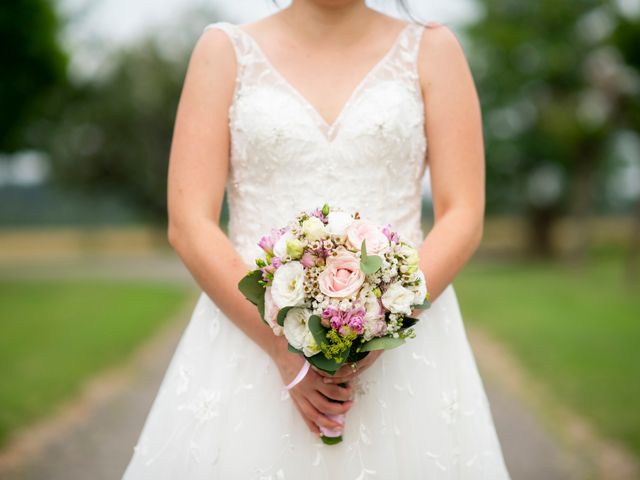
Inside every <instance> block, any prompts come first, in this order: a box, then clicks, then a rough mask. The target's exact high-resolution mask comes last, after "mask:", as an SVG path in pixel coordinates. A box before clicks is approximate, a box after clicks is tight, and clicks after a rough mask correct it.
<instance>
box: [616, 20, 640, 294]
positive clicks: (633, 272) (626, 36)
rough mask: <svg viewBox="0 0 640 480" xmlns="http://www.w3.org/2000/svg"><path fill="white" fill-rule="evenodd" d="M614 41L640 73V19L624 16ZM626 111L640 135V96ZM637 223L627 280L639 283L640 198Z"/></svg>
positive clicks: (624, 105) (630, 101)
mask: <svg viewBox="0 0 640 480" xmlns="http://www.w3.org/2000/svg"><path fill="white" fill-rule="evenodd" d="M613 41H614V43H615V45H616V46H617V47H618V49H619V51H620V53H621V54H622V56H623V57H624V60H625V62H626V63H627V64H628V65H631V66H633V68H635V70H636V71H638V72H640V47H639V46H640V18H638V17H636V18H628V17H625V16H622V17H621V18H620V21H619V22H618V25H617V27H616V29H615V31H614V33H613ZM620 108H621V109H624V111H625V115H624V117H625V118H627V119H628V122H629V130H630V131H634V132H636V135H640V95H634V96H632V97H631V98H629V99H627V101H625V102H624V103H622V104H621V105H620ZM634 217H635V223H634V227H633V229H632V232H631V239H630V242H629V243H630V248H629V256H628V261H627V271H626V274H627V278H628V280H630V281H631V282H634V283H635V282H637V281H638V277H639V276H640V275H639V274H638V268H639V265H638V263H639V261H640V197H639V198H638V199H637V200H636V204H635V208H634Z"/></svg>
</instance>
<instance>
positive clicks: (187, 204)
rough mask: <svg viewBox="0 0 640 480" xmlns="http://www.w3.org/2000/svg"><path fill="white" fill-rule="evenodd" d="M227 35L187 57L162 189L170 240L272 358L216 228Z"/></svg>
mask: <svg viewBox="0 0 640 480" xmlns="http://www.w3.org/2000/svg"><path fill="white" fill-rule="evenodd" d="M224 35H225V34H224V32H221V31H218V30H215V29H214V30H213V31H207V32H205V33H204V34H203V35H202V36H201V37H200V39H199V40H198V42H197V43H196V45H195V47H194V49H193V53H192V55H191V58H190V61H189V66H188V68H187V73H186V75H185V81H184V85H183V88H182V93H181V96H180V102H179V104H178V109H177V113H176V121H175V126H174V132H173V138H172V143H171V152H170V156H169V172H168V186H167V203H168V217H169V219H168V239H169V243H170V244H171V246H172V247H173V248H174V250H175V251H176V253H177V254H178V255H179V256H180V258H181V259H182V261H183V263H184V264H185V266H186V267H187V269H188V270H189V271H190V272H191V274H192V275H193V277H194V279H195V280H196V282H197V283H198V285H199V286H200V287H201V288H202V290H204V291H205V292H206V293H207V295H208V296H209V297H210V298H211V299H212V300H213V301H214V302H215V303H216V305H218V306H219V307H220V309H221V310H222V311H223V313H224V314H225V315H227V316H228V317H229V318H230V319H232V320H233V322H234V323H235V324H236V325H237V326H238V327H240V328H241V329H242V331H243V332H244V333H245V334H246V335H248V336H249V337H250V338H251V339H252V340H253V341H254V342H256V343H257V344H258V345H259V346H260V347H261V348H262V349H263V350H264V351H265V352H267V353H268V354H269V355H271V356H273V355H274V353H275V350H276V347H277V343H276V337H275V336H274V335H273V333H272V332H271V330H270V329H269V327H268V326H267V325H266V324H264V323H263V322H262V320H261V319H260V317H259V314H258V312H257V309H256V308H255V307H254V306H253V305H251V304H250V303H249V302H247V301H246V300H245V298H244V297H243V296H242V294H241V293H240V291H239V290H238V288H237V284H238V282H239V281H240V279H241V278H242V277H243V276H244V275H245V274H246V273H247V271H248V270H249V269H250V268H249V266H247V265H246V264H245V263H244V262H243V260H242V259H241V257H240V256H239V254H238V253H237V252H236V250H235V248H234V247H233V245H232V244H231V242H230V241H229V239H228V237H227V236H226V235H225V234H224V232H223V231H222V230H221V228H220V227H219V225H218V222H219V218H220V210H221V207H222V200H223V196H224V188H225V182H226V180H227V175H228V170H229V129H228V125H227V122H228V113H227V112H228V109H229V104H230V99H231V97H232V94H233V87H234V81H235V75H236V72H235V70H236V66H235V59H234V53H233V50H232V49H231V46H230V45H228V44H226V43H225V42H227V41H228V40H227V39H226V38H225V37H224Z"/></svg>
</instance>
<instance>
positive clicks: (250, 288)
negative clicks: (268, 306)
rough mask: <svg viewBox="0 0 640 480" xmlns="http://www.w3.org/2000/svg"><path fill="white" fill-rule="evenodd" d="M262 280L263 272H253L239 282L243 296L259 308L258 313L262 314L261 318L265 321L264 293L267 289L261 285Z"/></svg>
mask: <svg viewBox="0 0 640 480" xmlns="http://www.w3.org/2000/svg"><path fill="white" fill-rule="evenodd" d="M261 280H262V271H261V270H259V269H257V270H252V271H250V272H249V273H247V274H246V275H245V276H244V277H242V280H240V281H239V282H238V288H239V289H240V291H241V292H242V294H243V295H244V296H245V297H246V299H247V300H249V301H250V302H251V303H253V304H254V305H255V306H256V307H258V312H260V317H261V318H262V319H263V320H264V291H265V287H264V286H262V285H260V283H259V282H260V281H261Z"/></svg>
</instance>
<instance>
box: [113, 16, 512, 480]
mask: <svg viewBox="0 0 640 480" xmlns="http://www.w3.org/2000/svg"><path fill="white" fill-rule="evenodd" d="M209 28H220V29H222V30H223V31H224V32H226V33H227V34H228V36H229V38H230V40H231V42H232V44H233V46H234V49H235V53H236V59H237V62H238V69H237V81H236V88H235V92H234V99H233V103H232V106H231V108H230V111H229V128H230V132H231V154H230V155H231V157H230V162H231V170H230V176H229V179H228V183H227V195H228V202H229V214H230V220H229V237H230V239H231V241H232V242H233V244H234V245H235V247H236V248H237V250H238V252H239V253H240V254H241V256H242V257H243V259H244V260H245V262H246V263H247V265H253V260H254V258H256V257H257V256H260V250H259V248H258V246H257V244H256V242H257V241H258V239H259V237H260V236H261V235H262V234H263V233H266V232H268V231H269V230H270V229H271V228H272V227H277V226H282V225H284V224H286V223H287V222H288V221H289V220H290V219H291V218H293V215H294V214H295V213H297V212H298V211H300V210H307V209H313V208H315V207H317V206H322V204H323V203H325V202H328V203H330V204H331V205H334V206H340V207H341V208H343V209H347V210H358V211H360V212H361V214H362V215H363V216H364V217H366V218H369V219H371V220H373V221H376V222H380V223H391V224H392V226H394V227H395V228H396V229H397V230H398V231H399V232H401V233H402V234H403V235H404V236H405V237H406V238H407V239H409V240H411V241H412V242H414V243H415V244H416V245H418V244H419V243H420V242H421V241H422V239H423V232H422V230H421V223H420V214H421V179H422V176H423V174H424V171H425V167H426V139H425V135H424V114H423V99H422V97H421V93H420V86H419V79H418V74H417V68H416V57H417V53H418V45H419V40H420V36H421V34H422V31H423V29H424V27H423V26H421V25H419V24H416V23H407V24H406V26H405V28H404V29H403V30H402V32H401V33H400V34H399V36H398V37H397V38H396V40H395V43H394V44H393V46H392V47H391V48H390V49H389V50H388V52H387V53H386V55H385V56H384V57H383V58H382V59H381V60H380V61H379V62H378V63H377V64H376V65H375V67H374V68H373V69H371V70H370V71H369V73H368V74H367V75H366V77H365V78H364V79H363V80H362V81H361V82H360V84H359V85H358V87H357V88H356V89H355V90H354V91H353V93H352V95H351V97H350V99H349V100H348V102H347V103H346V104H345V106H344V108H343V110H342V111H341V113H340V115H339V116H338V118H337V119H336V121H335V122H334V123H333V124H332V125H328V124H327V122H326V121H325V120H324V119H323V118H322V116H321V115H320V114H319V113H318V111H317V110H316V109H314V107H313V106H312V105H311V104H310V103H309V102H308V101H307V100H306V99H305V98H304V97H303V96H302V95H301V94H300V93H299V91H297V90H296V89H295V88H294V87H293V86H292V85H291V84H289V83H288V82H287V81H286V79H285V78H284V77H283V76H282V75H281V74H280V73H279V72H278V71H277V70H275V69H274V67H273V65H271V64H270V62H269V60H268V59H267V57H266V56H265V54H264V52H262V51H261V49H260V47H259V45H258V43H257V42H256V41H255V39H254V38H253V37H252V36H250V35H249V34H248V33H247V32H245V31H244V30H242V29H241V27H239V26H238V25H234V24H232V23H228V22H216V23H212V24H209V25H207V26H206V27H205V30H207V29H209ZM211 248H212V249H215V248H216V246H215V245H211ZM433 254H434V255H437V252H433ZM427 284H428V277H427ZM124 478H125V479H126V480H163V479H175V480H178V479H180V480H196V479H197V480H205V479H207V480H211V479H223V480H236V479H238V480H240V479H273V480H301V479H304V480H316V479H322V480H329V479H334V480H363V479H368V478H375V479H384V480H394V479H401V480H412V479H432V480H436V479H443V480H444V479H450V480H452V479H469V480H480V479H487V480H502V479H508V478H509V475H508V473H507V470H506V468H505V464H504V460H503V457H502V453H501V448H500V444H499V442H498V439H497V436H496V432H495V429H494V424H493V420H492V417H491V412H490V409H489V405H488V402H487V398H486V395H485V392H484V389H483V385H482V382H481V379H480V376H479V374H478V370H477V368H476V364H475V360H474V357H473V355H472V352H471V349H470V347H469V344H468V342H467V338H466V335H465V331H464V326H463V323H462V319H461V316H460V311H459V308H458V303H457V299H456V296H455V293H454V290H453V287H452V286H448V287H447V288H446V290H445V291H444V293H442V295H441V296H440V297H439V298H438V299H437V300H436V301H435V302H434V303H433V305H432V307H431V309H429V310H426V311H424V312H423V313H422V315H421V316H420V321H419V322H418V324H417V326H416V338H415V339H409V340H408V341H407V343H406V344H405V345H402V346H401V347H399V348H396V349H394V350H389V351H386V352H384V353H383V354H382V355H381V356H380V357H379V358H378V360H377V361H376V363H375V364H374V365H373V366H372V367H371V368H369V369H368V370H366V371H364V372H363V373H362V374H361V376H360V377H359V383H358V386H357V388H356V394H355V401H354V405H353V407H352V408H351V410H349V412H348V413H347V417H346V425H345V431H344V441H343V442H342V443H340V444H338V445H332V446H328V445H324V444H323V443H322V442H321V441H320V439H319V438H317V437H315V436H314V435H313V434H311V433H310V432H309V430H308V429H307V426H306V425H305V423H304V422H303V420H302V418H301V417H300V414H299V413H298V411H297V410H296V408H295V406H294V405H293V402H292V400H291V398H290V397H289V395H288V393H287V392H286V390H285V389H284V387H283V382H282V380H281V378H280V374H279V372H278V370H277V367H276V366H275V364H274V363H273V362H272V360H271V358H270V357H269V356H268V355H267V354H265V353H264V352H263V351H262V350H261V349H260V348H259V347H258V346H257V345H256V344H255V343H253V342H252V341H251V340H250V339H249V338H248V337H247V336H246V335H245V334H244V333H243V332H242V331H241V330H240V329H239V328H238V327H236V326H235V324H234V323H233V322H232V321H231V320H229V319H228V318H227V317H225V315H224V314H223V313H222V312H221V311H220V310H219V308H218V307H217V306H216V305H215V303H213V301H212V300H211V299H210V298H209V297H208V296H207V295H206V294H205V293H204V292H203V293H201V295H200V298H199V301H198V302H197V305H196V306H195V310H194V311H193V315H192V318H191V320H190V323H189V325H188V327H187V329H186V331H185V332H184V334H183V337H182V339H181V341H180V343H179V346H178V348H177V351H176V352H175V354H174V357H173V359H172V361H171V364H170V366H169V368H168V370H167V372H166V376H165V378H164V380H163V382H162V385H161V388H160V390H159V392H158V395H157V397H156V399H155V402H154V404H153V406H152V408H151V411H150V413H149V416H148V418H147V420H146V423H145V426H144V429H143V431H142V434H141V436H140V439H139V441H138V444H137V445H136V447H135V449H134V454H133V458H132V459H131V462H130V464H129V466H128V468H127V470H126V472H125V475H124Z"/></svg>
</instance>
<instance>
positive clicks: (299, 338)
mask: <svg viewBox="0 0 640 480" xmlns="http://www.w3.org/2000/svg"><path fill="white" fill-rule="evenodd" d="M310 316H311V311H310V310H308V309H306V308H300V307H295V308H291V309H289V311H287V314H286V315H285V317H284V325H283V326H284V336H285V337H286V338H287V341H288V342H289V344H291V346H292V347H293V348H297V349H298V350H302V349H303V347H305V345H306V344H307V343H308V339H307V334H309V335H311V332H310V331H309V317H310Z"/></svg>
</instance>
